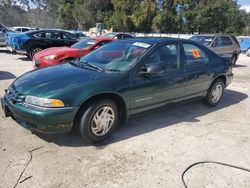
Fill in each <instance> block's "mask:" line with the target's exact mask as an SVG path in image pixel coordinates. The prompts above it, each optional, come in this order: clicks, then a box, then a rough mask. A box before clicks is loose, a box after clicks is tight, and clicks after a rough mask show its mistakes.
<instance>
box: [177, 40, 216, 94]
mask: <svg viewBox="0 0 250 188" xmlns="http://www.w3.org/2000/svg"><path fill="white" fill-rule="evenodd" d="M182 47H183V48H182V50H183V51H182V52H183V59H184V70H185V75H186V79H185V95H186V97H189V96H193V95H200V94H201V93H203V92H206V91H207V89H208V87H209V85H210V83H211V79H212V77H213V73H212V68H211V64H210V63H209V55H208V53H209V52H206V50H204V49H202V48H201V47H199V46H197V45H195V44H191V43H188V42H183V43H182Z"/></svg>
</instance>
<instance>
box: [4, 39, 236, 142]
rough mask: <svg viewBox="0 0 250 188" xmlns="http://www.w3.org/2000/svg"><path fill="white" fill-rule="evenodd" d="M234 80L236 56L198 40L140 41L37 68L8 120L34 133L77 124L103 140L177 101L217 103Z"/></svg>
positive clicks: (16, 91) (17, 90)
mask: <svg viewBox="0 0 250 188" xmlns="http://www.w3.org/2000/svg"><path fill="white" fill-rule="evenodd" d="M232 78H233V73H232V65H231V63H230V62H229V60H228V59H226V58H223V57H219V56H218V55H216V54H215V53H214V52H212V51H211V50H209V49H208V48H207V47H204V46H202V45H200V44H198V43H196V42H193V41H188V40H183V39H170V38H137V39H136V38H135V39H128V40H122V41H116V42H113V43H110V44H108V45H106V46H103V47H101V48H99V49H97V50H95V51H94V52H92V53H90V54H88V55H86V56H84V57H82V58H80V59H78V60H74V61H70V62H67V63H65V64H60V65H57V66H51V67H47V68H42V69H39V70H34V71H30V72H28V73H26V74H24V75H22V76H21V77H19V78H17V79H16V80H15V81H14V82H13V83H12V84H11V85H10V86H9V88H8V89H7V90H6V94H5V96H4V97H3V98H2V99H1V104H2V108H3V111H4V113H5V116H6V117H8V116H11V117H12V118H13V119H14V120H15V121H16V122H18V123H19V124H20V125H21V126H23V127H25V128H27V129H29V130H31V131H37V132H42V133H62V132H69V131H71V130H72V129H73V128H74V129H76V130H78V132H79V133H80V135H81V136H82V137H83V138H84V139H85V140H86V141H89V142H100V141H103V140H104V139H106V138H107V137H108V136H110V134H111V133H112V132H113V130H114V128H115V127H116V126H117V125H119V124H121V123H123V122H126V120H127V118H129V117H130V116H131V115H134V114H137V113H140V112H143V111H146V110H151V109H153V108H158V107H162V106H164V105H166V104H167V103H170V102H178V101H182V100H187V99H191V98H204V101H205V102H206V103H207V104H209V105H212V106H215V105H217V104H218V103H219V101H220V100H221V97H222V95H223V92H224V89H225V87H226V86H227V85H228V84H229V83H230V82H231V81H232Z"/></svg>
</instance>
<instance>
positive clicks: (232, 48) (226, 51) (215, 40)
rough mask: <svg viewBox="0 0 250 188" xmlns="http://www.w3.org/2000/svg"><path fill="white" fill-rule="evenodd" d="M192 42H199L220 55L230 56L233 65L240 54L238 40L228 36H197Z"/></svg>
mask: <svg viewBox="0 0 250 188" xmlns="http://www.w3.org/2000/svg"><path fill="white" fill-rule="evenodd" d="M190 40H193V41H196V42H199V43H201V44H203V45H205V46H207V47H208V48H210V49H211V50H212V51H214V52H215V53H217V54H219V55H223V56H230V57H231V63H232V64H233V65H235V64H236V61H237V59H238V57H239V54H240V45H239V42H238V40H237V39H236V38H235V37H234V36H232V35H227V34H214V35H195V36H192V37H191V38H190Z"/></svg>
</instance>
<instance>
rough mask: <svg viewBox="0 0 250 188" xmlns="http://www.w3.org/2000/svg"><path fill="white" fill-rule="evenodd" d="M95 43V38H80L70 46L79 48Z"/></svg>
mask: <svg viewBox="0 0 250 188" xmlns="http://www.w3.org/2000/svg"><path fill="white" fill-rule="evenodd" d="M95 43H96V40H94V39H86V40H82V41H80V42H77V43H75V44H73V45H72V46H71V48H79V49H83V48H88V47H90V46H92V45H94V44H95Z"/></svg>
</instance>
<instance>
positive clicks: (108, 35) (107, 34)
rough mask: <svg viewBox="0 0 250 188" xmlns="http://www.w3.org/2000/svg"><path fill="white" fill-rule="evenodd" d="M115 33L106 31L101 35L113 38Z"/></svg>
mask: <svg viewBox="0 0 250 188" xmlns="http://www.w3.org/2000/svg"><path fill="white" fill-rule="evenodd" d="M115 35H116V34H115V33H106V34H104V35H103V37H110V38H113V37H114V36H115Z"/></svg>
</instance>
